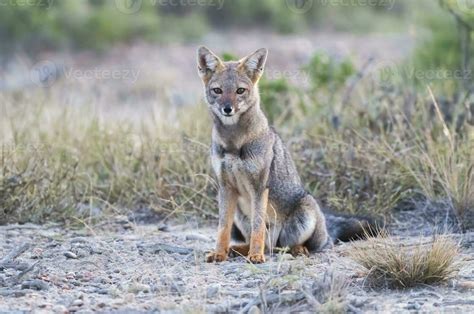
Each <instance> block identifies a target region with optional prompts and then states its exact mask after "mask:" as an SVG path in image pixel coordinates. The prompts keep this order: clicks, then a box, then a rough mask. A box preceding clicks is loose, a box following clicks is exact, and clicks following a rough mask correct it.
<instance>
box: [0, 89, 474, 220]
mask: <svg viewBox="0 0 474 314" xmlns="http://www.w3.org/2000/svg"><path fill="white" fill-rule="evenodd" d="M366 85H369V86H370V84H365V83H363V82H361V87H360V88H359V87H357V88H356V91H355V92H354V95H358V96H357V97H355V96H354V97H352V98H351V99H350V102H348V103H343V101H342V100H341V99H338V98H337V97H339V96H337V95H339V94H341V95H343V93H334V92H331V91H327V90H324V89H317V90H302V89H298V88H296V87H295V88H289V89H287V90H285V91H283V92H284V93H290V94H291V95H289V96H288V97H280V95H279V94H277V95H276V97H274V101H275V104H274V106H273V107H272V106H267V107H266V110H267V111H271V110H273V109H272V108H279V109H278V110H276V112H270V113H269V116H271V117H274V120H273V122H274V123H275V124H276V126H277V128H278V130H279V131H280V132H281V134H282V137H283V138H284V140H285V141H286V143H287V144H288V146H289V147H290V150H291V153H292V156H293V157H294V159H295V163H296V165H297V168H298V169H299V171H300V174H301V176H302V179H303V182H305V184H306V187H307V188H308V190H309V191H310V192H311V193H313V194H314V195H315V196H316V197H317V198H318V200H320V201H321V202H322V203H323V205H325V206H328V207H330V208H332V209H334V210H339V211H343V212H352V213H357V212H363V213H377V214H387V213H390V211H391V210H392V209H393V208H396V207H399V206H400V204H405V205H404V206H412V207H414V206H416V205H414V204H416V203H420V202H412V200H416V201H419V200H420V199H421V200H428V201H436V202H439V201H441V202H442V203H446V204H448V207H449V209H450V210H452V211H453V212H455V213H456V214H457V216H458V217H459V219H460V221H463V222H464V226H465V228H466V229H467V228H470V227H472V226H471V225H469V223H471V224H472V221H474V219H472V217H473V216H474V215H473V213H474V199H473V196H474V193H472V191H473V190H474V174H473V173H474V171H473V169H474V160H473V158H474V157H473V154H472V151H473V149H474V147H473V143H474V141H473V139H474V128H473V126H472V121H471V120H469V119H467V118H464V119H460V118H459V117H468V115H469V114H470V112H468V110H469V109H466V108H468V106H467V105H466V104H467V103H468V102H469V101H470V100H466V102H464V103H462V102H459V103H456V102H452V103H449V105H448V106H446V108H448V109H447V110H448V111H446V112H445V111H443V110H444V109H443V108H444V107H443V108H441V109H440V108H439V106H438V105H437V103H436V102H433V99H435V97H434V96H433V95H430V93H428V92H426V91H422V92H416V93H414V94H413V95H411V97H406V96H405V93H406V90H404V89H403V87H401V88H399V89H394V90H393V91H389V92H387V91H385V90H383V89H380V88H379V89H366V87H365V86H366ZM71 89H73V87H69V86H67V88H64V87H62V86H61V85H60V84H58V85H55V86H53V87H52V88H51V90H46V91H38V90H32V91H24V92H17V93H11V94H7V93H4V94H0V110H1V114H0V203H1V204H2V207H1V208H0V224H2V223H7V222H15V221H19V222H26V221H33V222H44V221H46V220H48V219H53V220H59V221H63V222H75V221H83V222H84V223H92V222H93V220H97V219H98V218H100V217H101V216H103V215H107V214H110V213H121V214H123V213H124V212H125V213H126V212H128V211H133V210H135V209H137V208H144V207H146V208H149V209H151V210H152V211H155V212H157V213H159V214H160V215H162V216H163V217H170V216H174V217H178V218H182V219H188V218H190V217H196V216H197V215H198V216H201V217H215V216H216V215H217V206H216V201H215V194H216V182H215V180H214V179H213V176H212V173H211V167H210V162H209V158H208V152H209V142H210V120H209V117H208V114H207V112H206V108H205V106H204V105H203V104H199V105H197V106H195V107H192V108H190V107H186V108H176V106H173V105H171V104H167V103H166V100H163V99H161V100H160V105H158V104H155V105H154V106H153V105H150V106H148V107H147V106H145V105H143V106H142V107H140V108H138V107H137V108H129V107H127V106H124V107H120V109H117V108H106V110H105V112H103V111H102V109H101V107H100V106H99V105H97V104H96V102H97V103H100V102H101V100H100V98H99V97H97V99H95V98H94V96H93V93H90V96H89V93H85V92H84V93H85V94H87V95H88V97H87V103H88V102H90V105H89V106H87V105H83V104H81V105H77V106H73V105H69V106H68V105H66V104H65V103H64V98H65V96H67V95H69V94H70V93H71V92H72V90H71ZM112 90H113V89H112ZM111 92H112V91H111ZM269 92H271V91H264V90H263V91H262V93H269ZM275 93H276V92H275ZM278 93H282V92H281V91H278ZM295 94H296V96H295ZM58 95H59V96H58ZM329 95H336V96H334V97H329ZM267 96H268V95H267ZM341 97H342V96H341ZM282 99H292V100H293V101H290V102H287V101H286V100H282ZM272 105H273V104H272ZM282 108H284V110H282ZM127 112H128V113H132V114H127ZM117 113H120V115H119V118H117V117H116V116H114V114H117ZM279 113H280V114H279ZM446 116H449V117H451V118H450V119H446V118H445V117H446ZM406 204H408V205H406Z"/></svg>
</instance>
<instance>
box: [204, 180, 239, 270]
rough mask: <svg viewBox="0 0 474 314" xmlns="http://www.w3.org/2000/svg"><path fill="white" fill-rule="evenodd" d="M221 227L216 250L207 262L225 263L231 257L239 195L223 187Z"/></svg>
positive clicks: (220, 214) (221, 194) (220, 211)
mask: <svg viewBox="0 0 474 314" xmlns="http://www.w3.org/2000/svg"><path fill="white" fill-rule="evenodd" d="M218 201H219V227H218V230H217V243H216V250H215V251H214V252H211V253H209V254H208V255H207V257H206V262H208V263H212V262H223V261H225V260H226V259H227V256H228V255H229V246H230V234H231V229H232V223H233V222H234V213H235V209H236V207H237V193H236V192H235V191H234V190H233V189H231V188H229V187H225V186H222V187H220V188H219V198H218Z"/></svg>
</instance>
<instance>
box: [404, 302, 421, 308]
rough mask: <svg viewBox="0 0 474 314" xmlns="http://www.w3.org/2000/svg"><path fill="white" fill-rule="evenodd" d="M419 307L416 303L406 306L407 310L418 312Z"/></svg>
mask: <svg viewBox="0 0 474 314" xmlns="http://www.w3.org/2000/svg"><path fill="white" fill-rule="evenodd" d="M419 309H421V305H420V304H419V303H418V302H414V303H410V304H408V305H407V310H419Z"/></svg>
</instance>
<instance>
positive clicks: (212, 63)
mask: <svg viewBox="0 0 474 314" xmlns="http://www.w3.org/2000/svg"><path fill="white" fill-rule="evenodd" d="M197 63H198V71H199V76H201V78H202V80H203V81H208V80H209V79H210V78H211V76H212V74H214V72H216V71H217V70H219V69H221V68H223V67H224V65H223V63H222V61H221V59H219V57H218V56H216V55H215V54H214V53H213V52H212V51H210V50H209V49H208V48H207V47H204V46H201V47H199V49H198V59H197Z"/></svg>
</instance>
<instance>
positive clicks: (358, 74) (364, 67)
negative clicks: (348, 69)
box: [342, 57, 374, 107]
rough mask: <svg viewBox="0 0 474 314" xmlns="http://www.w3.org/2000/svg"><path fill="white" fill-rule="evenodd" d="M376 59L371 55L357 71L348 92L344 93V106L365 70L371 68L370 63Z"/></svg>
mask: <svg viewBox="0 0 474 314" xmlns="http://www.w3.org/2000/svg"><path fill="white" fill-rule="evenodd" d="M373 61H374V58H373V57H370V58H369V59H368V60H367V61H366V62H365V63H364V64H363V65H362V68H361V69H360V70H359V72H357V75H356V77H355V78H354V79H353V80H352V82H351V83H350V85H349V86H348V87H347V89H346V92H345V93H344V98H343V99H342V106H343V107H345V106H346V104H347V103H348V102H349V99H350V96H351V95H352V92H353V91H354V88H355V86H356V85H357V83H359V81H360V80H361V79H363V78H364V76H365V72H366V71H367V69H368V68H369V66H370V64H371V63H372V62H373Z"/></svg>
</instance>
